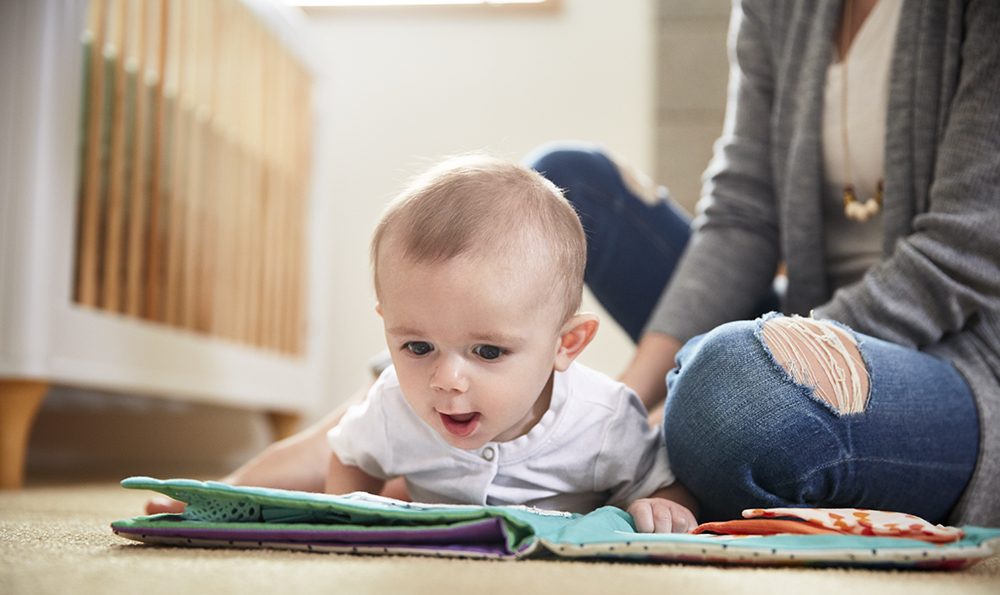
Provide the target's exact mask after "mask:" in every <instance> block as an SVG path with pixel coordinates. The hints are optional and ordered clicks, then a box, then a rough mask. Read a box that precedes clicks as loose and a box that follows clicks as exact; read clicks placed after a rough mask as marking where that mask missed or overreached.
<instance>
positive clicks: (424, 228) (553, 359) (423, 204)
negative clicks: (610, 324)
mask: <svg viewBox="0 0 1000 595" xmlns="http://www.w3.org/2000/svg"><path fill="white" fill-rule="evenodd" d="M585 261H586V240H585V238H584V234H583V229H582V227H581V225H580V221H579V218H578V217H577V215H576V213H575V212H574V211H573V208H572V207H571V206H570V205H569V203H568V202H567V201H566V199H565V198H563V196H562V194H561V193H560V192H559V190H558V189H557V188H556V187H555V186H554V185H552V183H551V182H549V181H548V180H546V179H545V178H543V177H542V176H541V175H539V174H538V173H536V172H534V171H532V170H530V169H528V168H525V167H522V166H520V165H517V164H516V163H512V162H508V161H503V160H499V159H494V158H489V157H483V156H470V157H461V158H456V159H451V160H449V161H446V162H444V163H442V164H441V165H439V166H437V167H435V168H433V169H431V170H430V171H429V172H427V173H426V174H424V175H423V176H421V177H420V178H418V179H417V180H416V181H415V182H414V183H413V184H412V185H411V186H410V187H409V188H408V189H407V190H406V191H404V192H403V194H402V195H401V196H400V197H399V198H398V199H397V200H396V201H394V202H393V204H392V205H391V206H390V207H389V209H388V210H387V211H386V213H385V215H384V216H383V217H382V220H381V222H380V223H379V225H378V227H377V228H376V231H375V235H374V238H373V240H372V263H373V268H374V275H375V291H376V295H377V297H378V300H379V307H378V310H379V313H380V314H381V315H382V318H383V321H384V323H385V330H386V340H387V343H388V345H389V348H390V353H391V354H392V359H393V363H394V364H395V367H396V372H397V375H398V377H399V380H400V386H401V388H402V390H403V393H404V395H405V396H406V398H407V401H408V402H409V403H410V405H411V406H412V407H413V409H414V410H415V411H416V412H417V413H418V414H419V415H421V417H422V418H423V419H424V421H426V422H427V423H428V424H429V425H431V426H432V427H433V428H434V429H435V430H437V431H438V432H439V433H440V434H441V435H442V436H443V437H444V438H445V439H446V440H447V441H448V442H449V443H451V444H452V445H454V446H458V447H460V448H478V447H479V446H481V445H482V444H484V443H486V442H489V441H494V440H498V441H504V440H510V439H513V438H516V437H517V436H520V435H522V434H524V433H525V432H527V431H528V429H530V428H531V427H532V426H533V425H534V424H535V423H536V422H537V421H538V419H540V418H541V415H542V414H543V413H544V412H545V411H546V410H547V408H548V403H549V397H550V396H551V379H552V373H553V371H554V370H565V369H566V368H567V367H568V366H569V364H570V363H572V361H573V359H575V358H576V356H577V355H579V353H580V352H581V351H582V350H583V348H584V347H585V346H586V345H587V343H589V342H590V339H591V338H593V335H594V332H596V329H597V320H596V317H594V316H593V315H590V314H578V313H577V310H578V309H579V307H580V299H581V293H582V288H583V270H584V265H585Z"/></svg>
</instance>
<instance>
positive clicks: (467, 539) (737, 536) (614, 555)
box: [111, 477, 1000, 569]
mask: <svg viewBox="0 0 1000 595" xmlns="http://www.w3.org/2000/svg"><path fill="white" fill-rule="evenodd" d="M122 485H123V486H124V487H126V488H132V489H147V490H153V491H156V492H160V493H162V494H165V495H167V496H170V497H171V498H175V499H177V500H181V501H183V502H186V503H187V509H186V510H185V512H184V513H183V514H159V515H152V516H140V517H135V518H131V519H125V520H120V521H115V522H114V523H112V524H111V528H112V530H113V531H114V532H115V533H116V534H118V535H120V536H122V537H126V538H128V539H132V540H135V541H141V542H144V543H148V544H157V545H171V546H192V547H232V548H275V549H289V550H305V551H313V552H337V553H354V554H416V555H426V556H438V557H445V556H447V557H462V558H494V559H522V558H544V557H559V558H574V559H601V560H614V559H622V560H633V561H661V562H695V563H706V564H755V565H819V566H865V567H892V568H901V567H915V568H938V569H942V568H944V569H957V568H963V567H966V566H969V565H970V564H974V563H975V562H978V561H980V560H982V559H984V558H986V557H989V556H991V555H993V553H994V548H996V549H997V550H998V551H1000V529H986V528H981V527H969V526H967V527H961V528H952V527H942V526H940V525H930V524H928V523H926V522H924V521H922V520H920V519H917V518H916V517H911V516H909V515H899V514H898V513H881V512H878V511H854V510H853V509H847V511H844V510H843V509H765V510H748V511H747V512H746V513H745V515H744V516H748V517H753V518H748V519H742V520H734V521H729V522H726V523H706V524H704V525H701V526H700V527H699V529H698V530H699V531H714V532H715V533H724V534H710V533H708V532H701V533H697V534H677V533H674V534H647V533H636V531H635V528H634V527H633V525H632V518H631V517H630V516H629V515H628V514H627V513H626V512H624V511H622V510H621V509H618V508H614V507H604V508H600V509H598V510H596V511H594V512H592V513H590V514H586V515H579V514H571V513H563V512H553V511H545V510H539V509H535V508H528V507H521V506H456V505H428V504H418V503H410V502H402V501H399V500H392V499H388V498H382V497H379V496H372V495H370V494H364V493H356V494H349V495H345V496H332V495H328V494H315V493H309V492H297V491H290V490H277V489H269V488H259V487H237V486H231V485H227V484H222V483H217V482H201V481H194V480H189V479H171V480H158V479H153V478H149V477H131V478H128V479H126V480H124V481H122ZM894 515H895V517H905V519H909V521H907V522H904V523H898V522H896V521H898V520H899V519H898V518H895V517H894ZM872 519H874V520H872Z"/></svg>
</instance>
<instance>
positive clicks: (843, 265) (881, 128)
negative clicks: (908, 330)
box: [823, 0, 903, 287]
mask: <svg viewBox="0 0 1000 595" xmlns="http://www.w3.org/2000/svg"><path fill="white" fill-rule="evenodd" d="M902 4H903V2H902V0H879V2H877V3H876V4H875V7H874V8H873V9H872V11H871V13H869V15H868V18H866V19H865V21H864V23H862V25H861V29H860V30H859V31H858V34H857V35H856V36H855V37H854V41H853V42H852V43H851V47H850V48H849V49H848V52H847V56H846V58H845V61H846V62H847V75H848V77H849V78H848V85H847V136H848V146H849V148H850V156H849V158H850V160H851V167H850V170H851V178H852V179H851V180H847V179H846V177H847V174H846V169H845V167H844V142H843V131H842V129H841V122H842V120H843V106H842V93H843V91H844V64H843V62H838V61H835V62H833V63H831V64H830V68H829V69H828V70H827V73H826V95H825V100H824V104H823V164H824V166H825V169H826V181H827V193H826V197H827V198H826V201H825V202H824V208H823V226H824V228H823V234H824V239H825V244H826V268H827V272H828V274H829V275H830V281H831V284H832V286H833V287H842V286H844V285H847V284H849V283H852V282H854V281H856V280H858V279H859V278H861V276H862V275H863V274H864V273H865V271H866V270H868V269H869V268H870V267H871V266H872V265H874V264H875V263H877V262H878V261H879V260H881V257H882V213H881V212H880V213H879V214H878V215H876V216H875V217H872V218H871V219H869V220H868V221H865V222H863V223H861V222H857V221H852V220H850V219H848V218H847V217H846V216H845V215H844V186H845V185H847V184H853V185H854V190H855V193H856V194H857V197H858V200H861V201H865V200H867V199H868V198H869V197H872V196H874V195H875V190H876V187H877V185H878V181H879V180H880V179H882V178H883V176H884V173H883V172H884V168H885V131H886V124H885V119H886V112H887V110H888V107H889V71H890V67H891V64H892V55H893V48H894V46H895V42H896V30H897V28H898V27H899V14H900V10H901V8H902ZM833 51H836V44H834V45H833Z"/></svg>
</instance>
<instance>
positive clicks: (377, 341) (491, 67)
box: [309, 0, 655, 403]
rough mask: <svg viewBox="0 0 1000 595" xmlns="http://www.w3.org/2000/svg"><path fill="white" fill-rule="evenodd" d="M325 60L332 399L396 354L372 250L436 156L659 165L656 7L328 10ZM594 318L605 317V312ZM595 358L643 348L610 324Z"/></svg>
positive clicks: (319, 16)
mask: <svg viewBox="0 0 1000 595" xmlns="http://www.w3.org/2000/svg"><path fill="white" fill-rule="evenodd" d="M310 17H311V18H310V19H309V34H310V38H309V42H310V45H311V46H312V47H314V48H315V49H316V51H317V52H318V53H319V56H318V60H317V62H318V63H319V64H320V68H321V69H322V75H323V78H324V83H325V84H324V85H323V87H322V88H321V90H320V91H319V92H318V93H317V98H316V101H317V111H318V113H319V114H320V117H321V119H322V121H321V123H320V125H319V128H318V129H317V135H318V136H317V145H318V154H317V167H318V168H320V169H319V171H318V172H317V175H318V176H319V177H320V179H321V182H322V183H324V184H325V185H328V187H330V188H332V189H333V191H334V192H335V193H336V196H335V198H334V201H333V206H332V212H330V213H320V214H319V216H323V217H327V218H328V219H329V225H328V226H326V228H327V229H328V233H329V237H328V238H321V241H325V242H326V243H327V245H328V246H329V249H330V251H331V253H332V259H331V262H330V263H329V275H330V277H329V283H330V284H331V287H332V291H330V292H327V293H329V294H330V295H332V302H331V303H329V304H328V307H329V308H330V311H329V312H328V313H326V314H325V315H324V316H321V317H319V318H318V320H322V319H323V318H324V317H326V318H328V322H325V324H327V325H328V326H329V332H330V333H331V335H332V336H333V338H334V339H333V341H332V342H331V343H332V344H331V346H330V347H329V349H330V352H329V354H327V356H328V361H329V366H328V368H327V380H328V385H329V390H330V396H329V399H330V402H331V403H333V402H335V401H336V400H339V399H341V398H343V397H344V396H346V395H347V394H348V393H349V392H350V391H352V390H353V389H355V388H356V387H357V386H358V385H359V384H360V383H361V382H363V381H364V380H365V378H366V375H365V365H366V362H367V359H368V357H369V356H371V355H372V354H374V353H376V352H378V351H379V350H380V349H382V347H383V339H382V334H381V325H380V323H379V320H378V318H377V316H376V315H375V313H374V311H373V306H374V295H373V292H372V290H371V283H370V279H369V270H368V259H367V247H368V238H369V235H370V233H371V230H372V229H373V227H374V225H375V222H376V220H377V219H378V216H379V213H380V212H381V209H382V208H383V206H384V204H385V202H386V201H387V200H389V199H391V198H392V196H393V195H394V194H395V193H396V192H397V191H398V190H399V189H400V188H401V187H402V185H403V184H404V182H405V181H406V180H407V179H408V178H410V177H411V176H412V175H414V174H416V173H418V172H419V171H420V170H422V169H423V168H425V167H426V166H427V165H428V164H430V163H432V162H433V161H435V160H436V159H438V158H440V157H443V156H446V155H449V154H454V153H459V152H466V151H472V150H482V151H488V152H490V153H494V154H498V155H501V156H506V157H510V158H520V157H521V156H522V155H523V154H525V153H526V152H527V151H528V150H530V149H531V148H533V147H535V146H537V145H539V144H541V143H543V142H546V141H551V140H557V139H573V138H575V139H583V140H589V141H596V142H600V143H602V144H605V145H606V146H607V147H609V148H611V149H612V150H613V151H614V152H615V153H617V154H618V155H620V156H621V157H623V158H625V159H627V160H629V161H631V162H632V163H634V164H636V165H637V166H639V167H642V168H644V169H646V170H647V171H649V170H651V169H652V162H653V155H652V152H653V143H654V128H653V111H654V108H653V103H654V102H653V85H654V76H653V69H654V60H653V58H654V55H653V44H654V30H653V28H654V25H655V22H654V21H655V19H654V6H653V1H652V0H625V1H620V2H608V1H603V0H562V2H561V7H560V8H559V9H558V10H556V11H553V12H538V11H530V10H529V11H513V12H511V11H506V12H504V11H493V10H488V9H484V10H460V11H443V10H434V11H432V12H429V13H421V12H420V11H419V9H407V10H385V9H375V10H371V11H363V10H351V11H337V10H332V11H326V12H312V13H310ZM585 306H586V307H588V309H591V310H593V309H595V308H597V306H596V304H595V303H594V302H593V301H592V300H590V299H589V296H588V302H587V303H586V304H585ZM602 318H603V320H604V325H603V326H602V329H601V331H600V333H599V334H598V338H597V340H596V341H595V343H594V344H593V345H592V346H591V347H590V348H588V351H587V353H585V355H584V357H583V358H582V361H584V362H585V363H587V364H588V365H590V366H593V367H595V368H598V369H600V370H603V371H605V372H607V373H609V374H612V375H614V374H617V373H618V372H619V371H620V370H621V368H622V367H623V365H624V364H625V362H626V361H627V359H628V357H629V356H630V354H631V344H630V342H629V341H628V339H627V338H626V337H625V335H624V334H623V333H622V332H621V331H620V330H619V329H618V328H617V327H616V326H615V325H614V323H613V322H612V321H611V320H610V318H609V317H607V316H606V315H603V313H602Z"/></svg>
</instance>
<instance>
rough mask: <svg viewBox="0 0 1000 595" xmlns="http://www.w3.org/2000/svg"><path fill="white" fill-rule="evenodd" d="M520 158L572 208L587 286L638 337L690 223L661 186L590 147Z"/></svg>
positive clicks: (544, 150) (550, 149) (563, 147)
mask: <svg viewBox="0 0 1000 595" xmlns="http://www.w3.org/2000/svg"><path fill="white" fill-rule="evenodd" d="M525 161H526V163H527V165H528V166H530V167H532V168H534V169H535V170H537V171H539V172H541V173H542V174H543V175H544V176H545V177H546V178H548V179H549V180H551V181H552V182H553V183H554V184H555V185H556V186H559V187H560V188H562V189H563V191H564V192H565V194H566V198H567V199H568V200H569V201H570V202H571V203H572V204H573V206H574V207H575V208H576V211H577V213H579V215H580V220H581V222H582V223H583V228H584V230H585V231H586V233H587V270H586V275H585V281H586V283H587V286H588V287H589V288H590V290H591V292H593V294H594V296H595V297H596V298H597V299H598V301H600V302H601V305H602V306H604V308H605V309H606V310H607V311H608V313H609V314H611V316H612V317H613V318H614V319H615V320H616V321H617V322H618V323H619V324H620V325H621V326H622V328H623V329H625V331H626V332H627V333H628V334H629V336H630V337H632V339H633V340H638V338H639V336H640V335H641V334H642V330H643V328H644V327H645V325H646V321H647V320H648V319H649V316H650V314H651V313H652V311H653V308H654V307H655V306H656V302H657V301H658V300H659V298H660V294H661V293H663V288H664V287H665V286H666V284H667V281H668V280H669V279H670V276H671V274H673V271H674V268H675V267H676V266H677V262H678V260H679V259H680V256H681V253H682V252H683V251H684V247H685V245H687V241H688V238H690V236H691V231H690V219H689V218H688V216H687V215H686V214H685V213H684V212H683V211H682V210H681V209H680V207H678V206H677V205H675V204H674V203H673V202H672V201H671V200H670V198H669V196H668V194H667V190H666V188H663V187H662V186H660V187H656V186H654V185H653V184H651V183H649V182H648V181H643V180H644V179H645V178H644V176H642V175H641V174H638V173H633V172H632V171H630V170H629V169H628V168H627V167H624V166H622V165H621V164H619V163H617V162H615V161H614V160H613V159H612V158H611V157H609V156H608V155H607V154H606V153H605V152H604V151H602V150H601V149H600V148H599V147H596V146H594V145H585V144H559V145H547V146H544V147H541V148H540V149H538V150H536V151H534V152H533V153H532V154H531V155H529V156H528V157H527V158H526V160H525Z"/></svg>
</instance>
